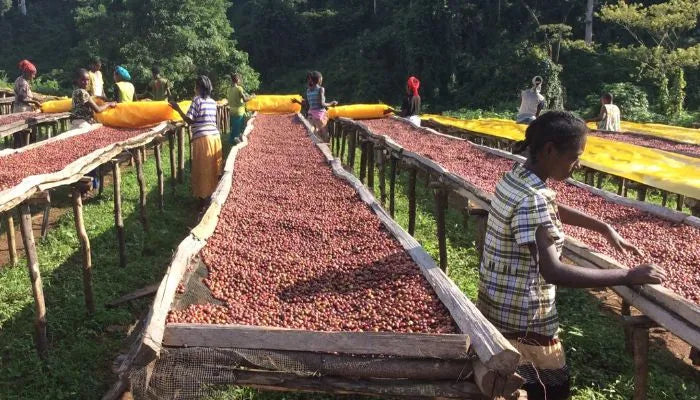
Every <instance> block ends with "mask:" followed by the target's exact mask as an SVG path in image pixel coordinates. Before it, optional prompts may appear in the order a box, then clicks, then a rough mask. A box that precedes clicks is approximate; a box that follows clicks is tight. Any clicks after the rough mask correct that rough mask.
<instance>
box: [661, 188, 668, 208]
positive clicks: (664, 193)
mask: <svg viewBox="0 0 700 400" xmlns="http://www.w3.org/2000/svg"><path fill="white" fill-rule="evenodd" d="M667 203H668V192H667V191H665V190H662V191H661V207H666V204H667Z"/></svg>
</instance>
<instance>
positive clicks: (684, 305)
mask: <svg viewBox="0 0 700 400" xmlns="http://www.w3.org/2000/svg"><path fill="white" fill-rule="evenodd" d="M345 122H346V123H349V124H352V123H353V121H352V120H346V121H345ZM355 124H357V123H356V122H355ZM411 126H413V125H411ZM414 128H416V129H421V128H417V127H414ZM375 135H376V134H375ZM453 139H455V140H459V139H458V138H453ZM472 145H474V146H476V147H477V148H478V149H481V150H483V151H485V152H488V153H490V154H493V155H496V156H500V157H505V158H508V159H510V160H513V161H519V162H522V161H524V160H525V158H524V157H521V156H518V155H514V154H511V153H508V152H506V151H503V150H498V149H492V148H490V147H486V146H481V145H477V144H474V143H472ZM447 178H448V179H449V180H451V181H453V183H454V184H455V185H454V186H455V187H454V188H455V189H456V191H457V192H458V193H459V194H460V195H462V196H465V197H467V198H469V199H470V200H474V201H475V202H476V203H477V204H478V205H479V206H481V207H483V208H486V209H488V207H489V206H490V199H491V197H492V195H491V194H488V193H486V192H484V191H482V190H480V189H478V188H476V187H475V186H474V185H472V184H471V183H469V182H467V181H466V180H464V179H463V178H462V177H460V176H458V175H456V174H452V173H450V174H448V175H447ZM571 181H573V180H571ZM574 182H575V181H574ZM569 183H573V182H569ZM576 184H577V186H579V187H580V186H583V187H584V188H586V189H588V190H591V189H594V188H591V187H590V186H588V185H585V184H582V183H579V182H576ZM460 185H461V186H462V187H461V188H460ZM608 196H609V198H610V199H614V197H613V195H612V194H609V195H608ZM614 196H617V195H614ZM617 197H619V196H617ZM611 201H612V200H611ZM629 201H630V202H632V204H634V202H637V201H635V200H631V199H630V200H629ZM620 204H621V205H628V204H624V203H620ZM629 206H632V207H635V208H638V209H640V210H641V211H646V210H644V209H642V208H641V207H638V206H639V205H638V204H635V205H629ZM646 206H647V209H648V210H652V209H653V208H659V207H658V206H653V205H649V204H646ZM660 214H665V212H661V213H660ZM655 215H656V214H655ZM658 216H659V217H660V218H663V215H658ZM687 221H693V220H688V219H686V220H684V223H685V222H687ZM565 249H568V250H569V251H570V252H574V253H576V254H578V256H579V258H578V259H585V260H587V261H588V263H589V265H595V266H597V267H598V268H608V269H611V268H628V267H626V266H624V265H622V264H620V263H619V262H617V261H616V260H614V259H612V258H611V257H608V256H606V255H604V254H601V253H597V252H595V251H593V250H592V249H590V248H588V247H587V246H585V245H584V244H582V243H581V242H579V241H578V240H576V239H574V238H571V237H567V240H566V242H565ZM640 293H641V294H642V295H644V296H646V297H647V298H649V299H650V300H651V301H653V302H655V303H657V304H658V305H659V306H660V307H662V308H664V309H666V310H667V312H670V313H676V314H678V315H680V316H681V317H682V318H684V319H685V320H686V322H688V323H690V324H691V325H693V326H696V327H697V326H700V324H699V322H700V308H699V307H698V305H696V304H694V303H691V302H690V301H688V300H687V299H685V298H683V297H681V296H679V295H678V294H677V293H674V292H672V291H670V290H668V289H666V288H664V287H661V286H659V285H644V286H642V289H641V291H640ZM672 332H673V331H672ZM674 333H675V332H674ZM679 336H680V335H679Z"/></svg>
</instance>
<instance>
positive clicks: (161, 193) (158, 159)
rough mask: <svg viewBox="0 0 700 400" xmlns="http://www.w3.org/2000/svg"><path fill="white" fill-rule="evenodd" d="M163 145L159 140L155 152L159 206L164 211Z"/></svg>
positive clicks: (154, 148)
mask: <svg viewBox="0 0 700 400" xmlns="http://www.w3.org/2000/svg"><path fill="white" fill-rule="evenodd" d="M162 147H163V145H162V144H161V142H160V141H159V142H158V143H156V144H155V145H154V147H153V152H154V153H155V157H156V177H157V179H158V208H159V209H160V210H161V211H163V210H164V209H165V176H164V174H163V159H162V155H161V149H162Z"/></svg>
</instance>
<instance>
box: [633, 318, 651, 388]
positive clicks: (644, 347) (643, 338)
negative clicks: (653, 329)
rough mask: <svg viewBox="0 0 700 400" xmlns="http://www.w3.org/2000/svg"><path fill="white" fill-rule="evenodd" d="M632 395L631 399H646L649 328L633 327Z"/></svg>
mask: <svg viewBox="0 0 700 400" xmlns="http://www.w3.org/2000/svg"><path fill="white" fill-rule="evenodd" d="M632 340H633V342H634V396H633V397H632V399H633V400H646V399H647V381H648V380H649V328H634V329H633V331H632Z"/></svg>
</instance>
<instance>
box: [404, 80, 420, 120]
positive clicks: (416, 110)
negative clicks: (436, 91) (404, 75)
mask: <svg viewBox="0 0 700 400" xmlns="http://www.w3.org/2000/svg"><path fill="white" fill-rule="evenodd" d="M419 87H420V81H419V80H418V78H416V77H415V76H412V77H410V78H408V82H407V83H406V96H404V98H403V104H401V114H400V115H401V117H403V118H406V119H408V120H409V121H411V123H412V124H413V125H415V126H420V95H419V94H418V88H419Z"/></svg>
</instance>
